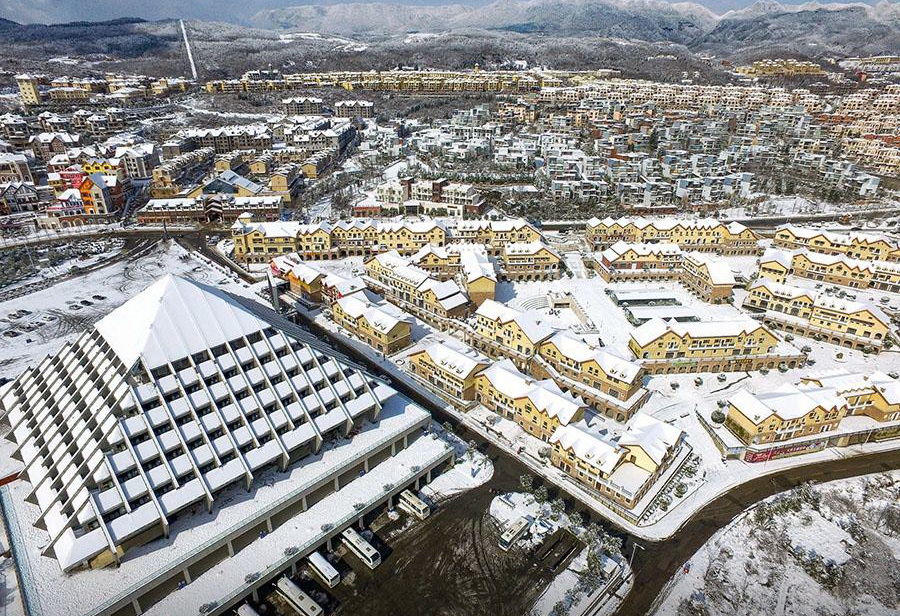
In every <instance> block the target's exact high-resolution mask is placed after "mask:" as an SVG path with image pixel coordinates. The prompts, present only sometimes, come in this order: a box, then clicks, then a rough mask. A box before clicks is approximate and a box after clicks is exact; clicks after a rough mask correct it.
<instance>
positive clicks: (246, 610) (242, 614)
mask: <svg viewBox="0 0 900 616" xmlns="http://www.w3.org/2000/svg"><path fill="white" fill-rule="evenodd" d="M237 616H259V612H257V611H256V610H254V609H253V607H252V606H251V605H250V604H249V603H245V604H244V605H242V606H241V607H239V608H238V609H237Z"/></svg>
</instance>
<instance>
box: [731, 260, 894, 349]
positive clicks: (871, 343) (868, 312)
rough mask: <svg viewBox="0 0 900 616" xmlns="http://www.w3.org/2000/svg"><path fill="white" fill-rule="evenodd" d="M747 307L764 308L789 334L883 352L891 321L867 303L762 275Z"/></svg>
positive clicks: (752, 288) (771, 321) (771, 320)
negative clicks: (773, 279) (811, 289)
mask: <svg viewBox="0 0 900 616" xmlns="http://www.w3.org/2000/svg"><path fill="white" fill-rule="evenodd" d="M747 290H748V293H747V297H746V299H745V300H744V307H749V308H754V309H757V310H761V311H764V313H763V321H764V322H765V323H766V324H768V325H771V326H772V327H776V328H778V329H781V330H784V331H786V332H789V333H794V334H800V335H804V336H809V337H812V338H815V339H817V340H821V341H823V342H828V343H831V344H836V345H838V346H844V347H848V348H852V349H859V350H870V351H880V350H882V349H883V348H884V345H885V342H886V341H887V340H888V338H889V337H890V335H891V320H890V317H888V316H887V315H886V314H885V313H884V312H883V311H882V310H881V309H880V308H878V307H877V306H874V305H872V304H869V303H867V302H858V301H853V300H847V299H842V298H839V297H835V296H833V295H830V294H827V293H825V292H818V291H810V290H808V289H803V288H801V287H796V286H793V285H788V284H782V283H778V282H774V281H772V280H768V279H766V278H760V279H758V280H755V281H754V282H753V283H751V284H750V286H749V287H748V289H747Z"/></svg>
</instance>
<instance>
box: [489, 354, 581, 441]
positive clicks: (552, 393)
mask: <svg viewBox="0 0 900 616" xmlns="http://www.w3.org/2000/svg"><path fill="white" fill-rule="evenodd" d="M480 376H483V377H484V378H486V379H488V380H489V381H490V382H491V385H493V386H494V388H495V389H496V390H497V391H499V392H500V393H502V394H503V395H505V396H507V397H509V398H512V399H513V400H517V399H521V398H528V399H529V400H530V401H531V404H532V406H534V408H535V409H537V410H539V411H541V412H543V413H545V414H546V415H548V416H549V417H553V418H555V419H557V420H559V423H561V424H563V425H566V424H568V423H569V422H571V421H572V418H573V417H574V416H575V414H576V413H577V412H578V410H579V409H581V408H584V407H585V406H586V405H585V403H584V402H583V401H582V400H581V399H579V398H577V397H575V396H573V395H572V394H570V393H567V392H564V391H563V390H562V389H560V388H559V385H557V384H556V383H555V382H554V381H553V380H551V379H545V380H542V381H538V380H535V379H534V378H532V377H530V376H528V375H526V374H522V373H521V372H520V371H519V369H518V368H516V366H515V364H513V363H512V361H510V360H509V359H503V360H501V361H498V362H495V363H493V364H491V365H490V366H489V367H488V368H487V369H486V370H484V371H483V372H482V373H481V375H480Z"/></svg>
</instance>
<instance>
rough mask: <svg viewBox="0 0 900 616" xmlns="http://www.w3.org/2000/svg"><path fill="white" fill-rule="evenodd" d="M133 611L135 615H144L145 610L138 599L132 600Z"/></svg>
mask: <svg viewBox="0 0 900 616" xmlns="http://www.w3.org/2000/svg"><path fill="white" fill-rule="evenodd" d="M131 609H133V610H134V613H135V614H143V613H144V612H143V610H141V604H140V603H138V600H137V599H132V600H131Z"/></svg>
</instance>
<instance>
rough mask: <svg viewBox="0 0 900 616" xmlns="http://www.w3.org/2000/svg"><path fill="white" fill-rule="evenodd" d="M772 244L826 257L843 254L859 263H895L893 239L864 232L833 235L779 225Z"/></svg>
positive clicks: (899, 247) (899, 256) (899, 254)
mask: <svg viewBox="0 0 900 616" xmlns="http://www.w3.org/2000/svg"><path fill="white" fill-rule="evenodd" d="M773 244H774V245H775V246H777V247H779V248H787V249H791V250H804V249H806V250H809V251H810V252H818V253H822V254H829V255H840V254H843V255H847V256H848V257H850V258H851V259H861V260H863V261H898V260H900V244H898V242H897V241H896V240H893V239H891V238H887V237H884V236H880V235H870V234H865V233H834V232H831V231H823V230H821V229H810V228H806V227H797V226H795V225H783V226H781V227H778V229H776V231H775V237H774V239H773Z"/></svg>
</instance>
